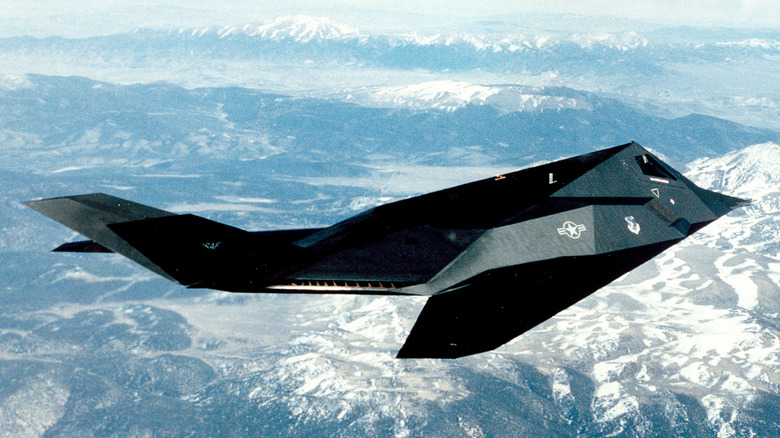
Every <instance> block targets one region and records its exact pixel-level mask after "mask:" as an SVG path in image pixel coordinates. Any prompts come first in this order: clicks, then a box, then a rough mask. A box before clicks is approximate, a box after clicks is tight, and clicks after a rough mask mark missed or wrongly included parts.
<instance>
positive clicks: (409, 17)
mask: <svg viewBox="0 0 780 438" xmlns="http://www.w3.org/2000/svg"><path fill="white" fill-rule="evenodd" d="M285 15H307V16H315V17H328V18H332V19H335V20H339V21H343V22H344V23H347V24H350V25H353V26H356V27H359V28H361V29H366V30H367V31H373V32H385V31H387V32H399V31H420V32H471V31H483V30H484V29H486V28H488V29H489V28H491V27H492V26H510V27H513V28H515V27H516V28H517V29H518V30H521V31H529V32H535V31H572V32H579V31H626V30H637V31H651V30H658V29H660V28H668V27H693V28H711V29H715V28H744V29H774V30H780V19H779V18H777V17H780V2H773V1H768V0H747V1H742V2H730V1H722V0H718V1H715V2H712V1H685V2H684V1H671V2H669V1H663V0H652V1H650V2H642V3H641V4H628V3H626V4H624V3H617V2H614V1H608V0H588V1H570V0H554V1H549V2H542V1H537V0H533V1H523V2H511V1H506V0H501V1H498V2H491V4H490V7H486V6H485V5H484V4H479V3H475V2H472V1H457V2H443V1H439V0H435V1H429V2H425V3H423V4H422V5H420V4H418V3H415V2H411V1H401V2H392V3H391V2H355V1H352V0H350V1H334V2H331V1H328V2H322V1H292V2H286V3H284V4H282V5H279V4H269V3H267V2H262V1H254V2H248V3H242V4H240V5H230V6H225V5H215V4H212V3H211V2H207V1H202V0H197V1H184V0H174V1H171V2H161V1H155V0H146V1H140V2H128V1H125V0H109V1H102V2H96V1H91V0H90V1H80V2H70V3H67V4H50V2H46V1H43V0H30V1H24V2H22V1H21V0H8V1H5V2H3V4H2V5H0V37H14V36H34V37H48V36H62V37H68V38H82V37H90V36H99V35H107V34H112V33H121V32H127V31H130V30H132V29H136V28H156V29H171V28H178V27H200V26H223V25H240V24H247V23H255V22H265V21H268V20H272V19H274V18H277V17H280V16H285Z"/></svg>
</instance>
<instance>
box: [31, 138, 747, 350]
mask: <svg viewBox="0 0 780 438" xmlns="http://www.w3.org/2000/svg"><path fill="white" fill-rule="evenodd" d="M746 202H747V201H745V200H742V199H738V198H733V197H730V196H726V195H722V194H718V193H715V192H711V191H708V190H704V189H701V188H699V187H697V186H696V185H694V184H693V183H692V182H691V181H689V180H688V179H686V178H685V177H684V176H682V175H681V174H680V173H679V172H677V171H675V170H674V169H672V168H670V167H669V166H668V165H666V164H664V163H663V162H662V161H661V160H659V159H658V158H657V157H655V156H654V155H653V154H651V153H650V152H648V151H647V150H646V149H644V148H642V147H641V146H640V145H638V144H636V143H629V144H626V145H622V146H617V147H613V148H610V149H605V150H601V151H597V152H593V153H589V154H585V155H581V156H578V157H574V158H569V159H565V160H561V161H556V162H553V163H549V164H544V165H541V166H537V167H533V168H529V169H524V170H520V171H517V172H514V173H509V174H506V175H500V176H497V177H494V178H489V179H485V180H481V181H476V182H472V183H469V184H464V185H461V186H458V187H453V188H450V189H446V190H441V191H437V192H433V193H428V194H425V195H421V196H417V197H414V198H410V199H405V200H402V201H398V202H393V203H390V204H386V205H382V206H379V207H376V208H372V209H370V210H368V211H365V212H363V213H360V214H358V215H356V216H353V217H351V218H349V219H347V220H344V221H342V222H339V223H337V224H335V225H333V226H330V227H327V228H320V229H303V230H283V231H261V232H247V231H244V230H240V229H238V228H233V227H231V226H228V225H224V224H220V223H217V222H213V221H210V220H208V219H204V218H201V217H198V216H194V215H191V214H184V215H178V214H173V213H169V212H166V211H163V210H158V209H155V208H152V207H147V206H144V205H140V204H136V203H134V202H131V201H126V200H124V199H119V198H115V197H113V196H109V195H105V194H101V193H96V194H89V195H78V196H67V197H62V198H53V199H43V200H37V201H30V202H27V205H28V206H30V207H31V208H33V209H35V210H37V211H39V212H40V213H42V214H44V215H46V216H49V217H50V218H52V219H54V220H56V221H58V222H60V223H62V224H63V225H65V226H67V227H70V228H72V229H74V230H76V231H78V232H79V233H81V234H83V235H84V236H86V237H88V238H89V239H91V240H88V241H83V242H74V243H67V244H64V245H62V246H60V247H59V248H57V249H55V251H75V252H116V253H119V254H121V255H123V256H125V257H127V258H130V259H131V260H133V261H135V262H137V263H139V264H141V265H142V266H144V267H146V268H147V269H149V270H151V271H153V272H155V273H157V274H160V275H162V276H163V277H165V278H168V279H170V280H173V281H177V282H179V283H181V284H182V285H184V286H187V287H191V288H211V289H219V290H225V291H230V292H276V293H315V294H318V293H319V294H321V293H345V294H382V295H426V296H429V297H430V298H429V299H428V302H427V304H426V305H425V307H424V308H423V310H422V312H421V313H420V316H419V318H418V319H417V322H416V323H415V324H414V327H413V328H412V331H411V333H410V334H409V337H408V338H407V340H406V343H405V344H404V345H403V347H402V348H401V349H400V351H399V353H398V357H399V358H455V357H460V356H466V355H470V354H475V353H479V352H484V351H488V350H492V349H494V348H497V347H499V346H500V345H503V344H504V343H506V342H508V341H510V340H511V339H513V338H515V337H516V336H518V335H520V334H522V333H524V332H525V331H527V330H529V329H531V328H532V327H534V326H536V325H538V324H539V323H541V322H543V321H545V320H547V319H549V318H550V317H552V316H553V315H555V314H556V313H558V312H560V311H561V310H563V309H565V308H567V307H569V306H571V305H572V304H574V303H576V302H577V301H579V300H581V299H583V298H584V297H586V296H588V295H590V294H591V293H593V292H594V291H596V290H598V289H599V288H601V287H603V286H605V285H607V284H608V283H610V282H612V281H613V280H615V279H616V278H618V277H620V276H621V275H623V274H624V273H626V272H628V271H630V270H632V269H634V268H636V267H637V266H639V265H641V264H642V263H644V262H646V261H648V260H650V259H651V258H653V257H654V256H655V255H657V254H659V253H660V252H662V251H664V250H665V249H666V248H669V247H670V246H672V245H674V244H676V243H677V242H679V241H681V240H682V239H684V238H685V237H687V236H689V235H691V234H692V233H694V232H695V231H697V230H699V229H700V228H702V227H703V226H705V225H707V224H709V223H710V222H712V221H714V220H716V219H718V218H719V217H721V216H723V215H725V214H726V213H728V212H729V211H731V210H733V209H735V208H737V207H740V206H742V205H745V203H746Z"/></svg>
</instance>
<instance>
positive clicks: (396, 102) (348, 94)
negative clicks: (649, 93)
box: [334, 80, 593, 113]
mask: <svg viewBox="0 0 780 438" xmlns="http://www.w3.org/2000/svg"><path fill="white" fill-rule="evenodd" d="M334 94H337V95H340V96H344V97H343V98H342V99H343V100H345V101H347V102H355V103H358V104H360V105H362V106H379V107H387V108H416V109H438V110H445V111H454V110H456V109H459V108H463V107H466V106H468V105H476V106H482V105H488V106H491V107H493V108H496V109H498V110H500V111H501V112H504V113H513V112H528V111H544V110H562V109H576V110H592V109H593V106H592V105H591V103H590V102H589V100H588V98H587V96H585V95H583V94H580V95H576V93H571V92H567V90H561V89H557V90H555V89H550V88H543V87H527V86H521V85H503V86H501V85H490V86H485V85H476V84H470V83H468V82H463V81H451V80H449V81H431V82H423V83H419V84H411V85H400V86H380V87H362V88H356V89H344V90H339V91H338V92H337V93H334Z"/></svg>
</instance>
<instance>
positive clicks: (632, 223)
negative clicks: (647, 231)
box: [623, 216, 642, 235]
mask: <svg viewBox="0 0 780 438" xmlns="http://www.w3.org/2000/svg"><path fill="white" fill-rule="evenodd" d="M623 219H625V220H626V222H628V231H631V232H632V233H634V234H637V235H638V234H639V230H641V229H642V227H640V226H639V224H638V223H637V221H636V220H634V216H626V217H624V218H623Z"/></svg>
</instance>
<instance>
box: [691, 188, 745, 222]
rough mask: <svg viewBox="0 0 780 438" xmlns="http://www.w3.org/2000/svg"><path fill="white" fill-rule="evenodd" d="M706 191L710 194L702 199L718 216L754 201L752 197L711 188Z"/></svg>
mask: <svg viewBox="0 0 780 438" xmlns="http://www.w3.org/2000/svg"><path fill="white" fill-rule="evenodd" d="M706 192H707V195H708V196H707V197H706V198H702V200H703V201H704V202H705V203H706V204H707V207H709V208H710V209H711V210H712V211H713V212H714V213H715V214H717V215H718V216H723V215H724V214H727V213H729V212H730V211H732V210H736V209H738V208H740V207H744V206H746V205H750V204H752V203H753V200H752V199H742V198H737V197H734V196H728V195H724V194H722V193H718V192H713V191H710V190H706Z"/></svg>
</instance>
